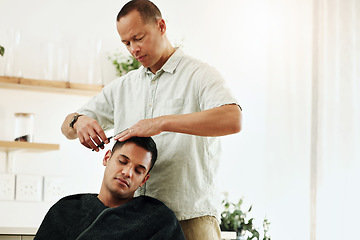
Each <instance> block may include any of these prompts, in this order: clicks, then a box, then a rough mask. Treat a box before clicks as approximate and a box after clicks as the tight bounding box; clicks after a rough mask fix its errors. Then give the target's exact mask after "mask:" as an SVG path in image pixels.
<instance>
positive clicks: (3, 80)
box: [0, 76, 103, 96]
mask: <svg viewBox="0 0 360 240" xmlns="http://www.w3.org/2000/svg"><path fill="white" fill-rule="evenodd" d="M0 87H1V88H10V89H24V90H35V91H46V92H56V93H67V94H77V95H85V96H93V95H95V94H97V93H99V92H100V91H101V89H102V88H103V86H102V85H92V84H82V83H70V82H64V81H47V80H37V79H28V78H17V77H4V76H0Z"/></svg>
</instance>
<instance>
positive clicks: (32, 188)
mask: <svg viewBox="0 0 360 240" xmlns="http://www.w3.org/2000/svg"><path fill="white" fill-rule="evenodd" d="M42 185H43V177H42V176H35V175H17V176H16V194H15V199H16V200H18V201H41V199H42Z"/></svg>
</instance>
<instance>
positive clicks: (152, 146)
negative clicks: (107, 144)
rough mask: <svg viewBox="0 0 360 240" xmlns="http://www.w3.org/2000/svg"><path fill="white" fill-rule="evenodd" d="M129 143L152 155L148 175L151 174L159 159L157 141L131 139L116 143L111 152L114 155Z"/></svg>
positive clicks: (138, 138)
mask: <svg viewBox="0 0 360 240" xmlns="http://www.w3.org/2000/svg"><path fill="white" fill-rule="evenodd" d="M127 142H132V143H135V144H136V145H137V146H139V147H142V148H143V149H145V150H146V151H148V152H150V153H151V162H150V168H149V171H148V173H149V172H150V170H151V169H152V168H153V166H154V164H155V162H156V159H157V155H158V151H157V147H156V143H155V141H154V140H153V139H152V138H151V137H131V138H129V139H127V140H125V141H123V142H120V141H116V142H115V144H114V146H113V148H112V150H111V152H112V154H113V153H114V152H115V151H116V150H118V149H120V148H122V146H124V144H125V143H127Z"/></svg>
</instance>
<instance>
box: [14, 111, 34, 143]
mask: <svg viewBox="0 0 360 240" xmlns="http://www.w3.org/2000/svg"><path fill="white" fill-rule="evenodd" d="M15 141H19V142H34V114H33V113H15Z"/></svg>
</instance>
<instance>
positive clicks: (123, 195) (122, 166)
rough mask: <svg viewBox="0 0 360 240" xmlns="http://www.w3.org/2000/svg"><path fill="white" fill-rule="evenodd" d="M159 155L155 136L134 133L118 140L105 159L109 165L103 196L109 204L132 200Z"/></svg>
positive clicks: (106, 171) (106, 170) (101, 194)
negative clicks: (127, 137) (134, 134)
mask: <svg viewBox="0 0 360 240" xmlns="http://www.w3.org/2000/svg"><path fill="white" fill-rule="evenodd" d="M156 159H157V148H156V144H155V142H154V140H153V139H152V138H151V137H132V138H130V139H128V140H126V141H124V142H119V141H117V142H116V143H115V144H114V147H113V148H112V150H111V151H110V150H109V151H107V152H106V154H105V157H104V159H103V165H104V166H106V168H105V172H104V179H103V183H102V186H101V189H100V194H99V196H98V197H99V199H100V200H101V201H102V202H103V203H104V204H105V205H106V206H109V207H115V206H119V205H121V204H123V203H125V202H128V201H130V200H131V199H132V198H133V196H134V192H135V191H136V189H138V188H139V187H141V186H142V185H144V184H145V182H146V181H147V180H148V179H149V177H150V174H149V172H150V170H151V169H152V167H153V166H154V164H155V161H156Z"/></svg>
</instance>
